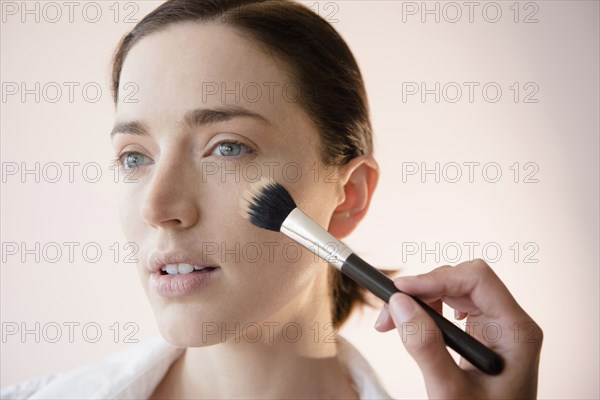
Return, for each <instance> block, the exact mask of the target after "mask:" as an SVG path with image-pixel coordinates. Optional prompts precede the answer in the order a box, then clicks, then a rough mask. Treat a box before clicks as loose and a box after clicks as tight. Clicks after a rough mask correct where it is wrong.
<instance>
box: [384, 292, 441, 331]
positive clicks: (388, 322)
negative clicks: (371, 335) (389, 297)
mask: <svg viewBox="0 0 600 400" xmlns="http://www.w3.org/2000/svg"><path fill="white" fill-rule="evenodd" d="M429 305H430V306H431V307H432V308H433V309H434V310H436V311H437V312H438V313H439V314H442V306H443V304H442V301H441V300H438V301H434V302H432V303H429ZM395 327H396V325H394V321H393V319H392V316H391V315H390V311H389V306H388V305H387V304H384V306H383V308H382V310H381V312H380V313H379V316H378V317H377V320H376V321H375V329H376V330H378V331H379V332H387V331H390V330H392V329H394V328H395Z"/></svg>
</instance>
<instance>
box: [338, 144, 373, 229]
mask: <svg viewBox="0 0 600 400" xmlns="http://www.w3.org/2000/svg"><path fill="white" fill-rule="evenodd" d="M378 180H379V166H378V165H377V161H375V159H374V158H373V157H372V156H370V155H363V156H359V157H356V158H353V159H352V160H350V162H349V163H348V164H346V165H345V166H343V167H342V169H341V170H340V173H339V184H340V185H342V187H343V191H344V196H343V200H342V202H341V203H339V204H338V206H337V207H336V209H335V210H334V212H333V215H332V216H331V220H330V221H329V229H328V231H329V233H331V234H332V235H333V236H335V237H336V238H338V239H342V238H345V237H346V236H348V235H349V234H350V233H352V231H353V230H354V228H356V226H357V225H358V223H359V222H360V221H361V220H362V219H363V217H364V216H365V214H366V213H367V210H368V209H369V204H370V203H371V198H372V197H373V192H375V187H376V186H377V181H378Z"/></svg>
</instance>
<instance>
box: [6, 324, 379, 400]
mask: <svg viewBox="0 0 600 400" xmlns="http://www.w3.org/2000/svg"><path fill="white" fill-rule="evenodd" d="M337 339H338V346H337V347H338V356H339V359H340V361H341V363H342V365H343V366H344V367H345V368H346V369H347V371H348V373H349V375H350V377H351V378H352V380H353V382H354V385H355V389H356V390H357V392H358V395H359V397H360V398H361V399H390V396H389V394H388V393H387V392H386V390H385V389H384V388H383V386H382V385H381V383H380V382H379V380H378V378H377V375H376V373H375V371H374V370H373V369H372V368H371V366H370V365H369V363H368V362H367V360H365V358H364V357H363V356H362V355H361V354H360V353H359V351H358V350H357V349H356V348H355V347H354V346H352V344H350V343H349V342H348V341H347V340H346V339H344V338H343V337H342V336H339V335H338V336H337ZM184 351H185V349H184V348H179V347H175V346H173V345H171V344H169V343H167V342H166V341H165V340H164V339H163V338H162V337H160V336H159V337H156V338H153V339H150V340H147V341H144V342H141V343H138V344H136V345H135V346H132V347H129V348H126V349H125V350H121V351H119V352H116V353H113V354H111V355H109V356H108V357H105V358H103V359H101V360H100V361H98V362H96V363H93V364H89V365H86V366H84V367H81V368H78V369H75V370H72V371H69V372H66V373H63V374H54V375H48V376H45V377H41V378H33V379H30V380H27V381H24V382H21V383H18V384H15V385H12V386H8V387H6V388H3V389H2V390H1V391H0V399H7V400H8V399H147V398H148V397H150V396H151V395H152V393H153V392H154V389H155V388H156V386H158V384H159V383H160V382H161V381H162V379H163V377H164V376H165V374H166V373H167V371H168V370H169V367H170V366H171V364H173V362H174V361H175V360H177V358H179V357H180V356H181V355H182V354H183V353H184Z"/></svg>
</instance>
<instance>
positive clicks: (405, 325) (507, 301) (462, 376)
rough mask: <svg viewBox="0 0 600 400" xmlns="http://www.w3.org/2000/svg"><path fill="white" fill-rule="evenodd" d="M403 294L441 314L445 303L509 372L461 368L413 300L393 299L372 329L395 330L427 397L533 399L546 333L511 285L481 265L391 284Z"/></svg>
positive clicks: (479, 262)
mask: <svg viewBox="0 0 600 400" xmlns="http://www.w3.org/2000/svg"><path fill="white" fill-rule="evenodd" d="M394 284H395V285H396V287H397V288H398V289H400V290H401V291H403V292H405V293H408V294H411V295H413V296H416V297H419V298H421V299H422V300H423V301H425V302H427V303H428V304H429V305H431V306H432V307H433V308H434V309H436V310H437V311H438V312H440V313H441V311H442V301H443V302H444V303H446V304H448V305H449V306H450V307H452V308H453V309H454V315H455V318H456V319H458V320H464V319H465V318H466V323H461V325H460V326H461V327H463V328H465V326H466V328H467V329H466V330H467V332H468V333H469V334H471V335H473V336H474V337H475V338H477V340H479V341H480V342H482V343H483V344H485V345H486V346H488V347H490V348H491V349H493V350H494V351H496V352H497V353H498V354H499V355H500V356H501V357H502V358H503V359H504V362H505V366H504V371H503V372H502V373H501V374H499V375H496V376H490V375H486V374H484V373H482V372H480V371H479V370H477V369H476V368H475V367H473V366H472V365H471V364H470V363H469V362H468V361H466V360H463V359H461V360H460V363H459V364H458V365H457V364H456V362H455V361H454V359H453V358H452V356H451V355H450V353H449V352H448V350H447V349H446V347H445V344H444V341H443V337H442V334H441V332H440V331H439V330H438V329H437V326H435V323H434V322H433V320H432V319H431V317H429V315H428V314H427V313H426V312H425V311H424V310H423V309H422V308H421V307H420V306H419V305H418V304H417V303H416V302H415V301H414V300H413V299H412V298H411V297H410V296H407V295H405V294H402V293H397V294H394V295H393V296H392V297H391V298H390V301H389V305H388V304H386V305H385V306H384V308H383V310H382V311H381V313H380V315H379V318H378V319H377V323H376V326H375V328H376V329H377V330H378V331H380V332H386V331H389V330H391V329H393V328H394V327H396V328H397V329H398V331H399V333H400V336H401V338H402V342H403V343H404V345H405V347H406V349H407V350H408V352H409V353H410V355H411V356H412V357H413V358H414V359H415V361H416V362H417V364H418V365H419V368H420V369H421V372H422V373H423V377H424V380H425V386H426V388H427V394H428V395H429V397H430V398H461V399H465V398H477V399H482V398H502V399H517V398H518V399H523V398H535V397H536V395H537V382H538V366H539V361H540V351H541V347H542V338H543V334H542V330H541V329H540V327H539V326H538V325H537V324H536V323H535V322H534V321H533V320H532V319H531V317H529V315H527V313H526V312H525V311H524V310H523V309H522V308H521V307H520V306H519V304H517V302H516V301H515V299H514V298H513V297H512V295H511V294H510V292H509V291H508V289H507V288H506V286H504V284H503V283H502V281H500V279H499V278H498V276H496V274H495V273H494V271H493V270H492V269H491V268H490V267H489V266H488V265H487V264H486V263H485V262H484V261H482V260H474V261H469V262H464V263H462V264H459V265H457V266H456V267H450V266H443V267H440V268H437V269H435V270H433V271H431V272H429V273H427V274H423V275H417V276H412V277H401V278H397V279H395V280H394Z"/></svg>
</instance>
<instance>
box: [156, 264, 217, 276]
mask: <svg viewBox="0 0 600 400" xmlns="http://www.w3.org/2000/svg"><path fill="white" fill-rule="evenodd" d="M217 268H218V267H199V266H197V265H191V264H185V263H179V264H167V265H165V266H164V267H162V268H161V269H160V274H161V275H188V274H196V273H208V272H211V271H214V270H215V269H217Z"/></svg>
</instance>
